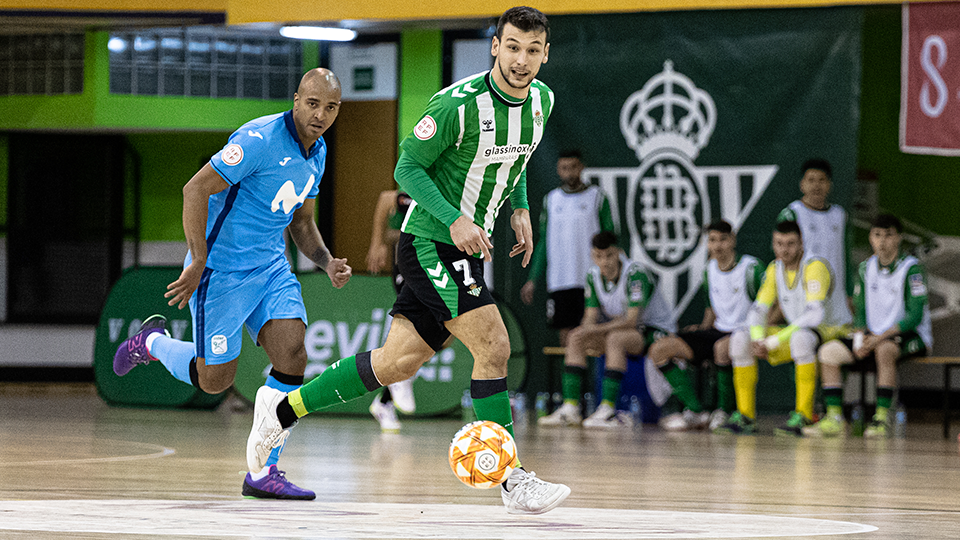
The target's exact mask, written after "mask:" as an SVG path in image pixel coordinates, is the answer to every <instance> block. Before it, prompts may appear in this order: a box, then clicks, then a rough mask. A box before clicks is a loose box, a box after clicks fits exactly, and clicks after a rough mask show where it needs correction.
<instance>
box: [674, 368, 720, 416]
mask: <svg viewBox="0 0 960 540" xmlns="http://www.w3.org/2000/svg"><path fill="white" fill-rule="evenodd" d="M660 371H661V372H663V376H664V377H666V378H667V382H669V383H670V386H672V387H673V395H675V396H677V399H679V400H680V403H683V406H684V407H686V408H687V409H690V410H691V411H693V412H695V413H698V412H703V405H701V404H700V400H699V399H698V398H697V392H696V391H694V389H693V383H691V382H690V377H688V376H687V372H686V371H684V370H682V369H680V368H679V367H677V365H676V364H674V363H673V362H670V363H669V364H667V365H665V366H663V367H661V368H660ZM731 378H732V376H731Z"/></svg>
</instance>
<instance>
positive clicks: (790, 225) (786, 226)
mask: <svg viewBox="0 0 960 540" xmlns="http://www.w3.org/2000/svg"><path fill="white" fill-rule="evenodd" d="M773 230H775V231H776V232H778V233H783V234H790V233H796V235H797V236H800V237H803V233H801V232H800V225H799V224H798V223H797V222H796V221H790V220H787V221H781V222H780V223H777V226H776V228H774V229H773Z"/></svg>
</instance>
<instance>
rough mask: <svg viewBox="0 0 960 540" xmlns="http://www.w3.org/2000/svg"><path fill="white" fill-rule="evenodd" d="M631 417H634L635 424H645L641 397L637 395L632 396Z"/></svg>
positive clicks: (638, 425)
mask: <svg viewBox="0 0 960 540" xmlns="http://www.w3.org/2000/svg"><path fill="white" fill-rule="evenodd" d="M630 418H633V425H635V426H637V427H640V426H642V425H643V411H642V410H640V398H638V397H637V396H630Z"/></svg>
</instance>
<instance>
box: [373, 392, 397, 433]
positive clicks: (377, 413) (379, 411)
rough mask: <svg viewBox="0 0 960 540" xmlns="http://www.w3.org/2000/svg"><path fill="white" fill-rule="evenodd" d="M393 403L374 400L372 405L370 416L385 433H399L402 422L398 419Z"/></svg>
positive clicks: (378, 399)
mask: <svg viewBox="0 0 960 540" xmlns="http://www.w3.org/2000/svg"><path fill="white" fill-rule="evenodd" d="M393 406H394V405H393V403H392V402H387V403H384V402H382V401H380V398H376V399H374V400H373V403H371V404H370V414H372V415H373V417H374V418H376V419H377V422H379V423H380V430H381V431H383V432H385V433H399V432H400V420H398V419H397V411H395V410H394V409H393Z"/></svg>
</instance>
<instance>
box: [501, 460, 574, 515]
mask: <svg viewBox="0 0 960 540" xmlns="http://www.w3.org/2000/svg"><path fill="white" fill-rule="evenodd" d="M568 495H570V488H568V487H567V486H565V485H563V484H552V483H550V482H544V481H543V480H541V479H539V478H537V475H536V474H535V473H532V472H527V471H525V470H523V469H514V471H513V473H511V474H510V478H507V481H506V482H504V483H503V484H502V485H501V487H500V496H501V497H503V505H504V506H506V507H507V513H508V514H528V515H533V514H542V513H544V512H549V511H550V510H553V509H554V508H556V507H557V506H559V505H560V503H562V502H563V501H564V499H566V498H567V496H568Z"/></svg>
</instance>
